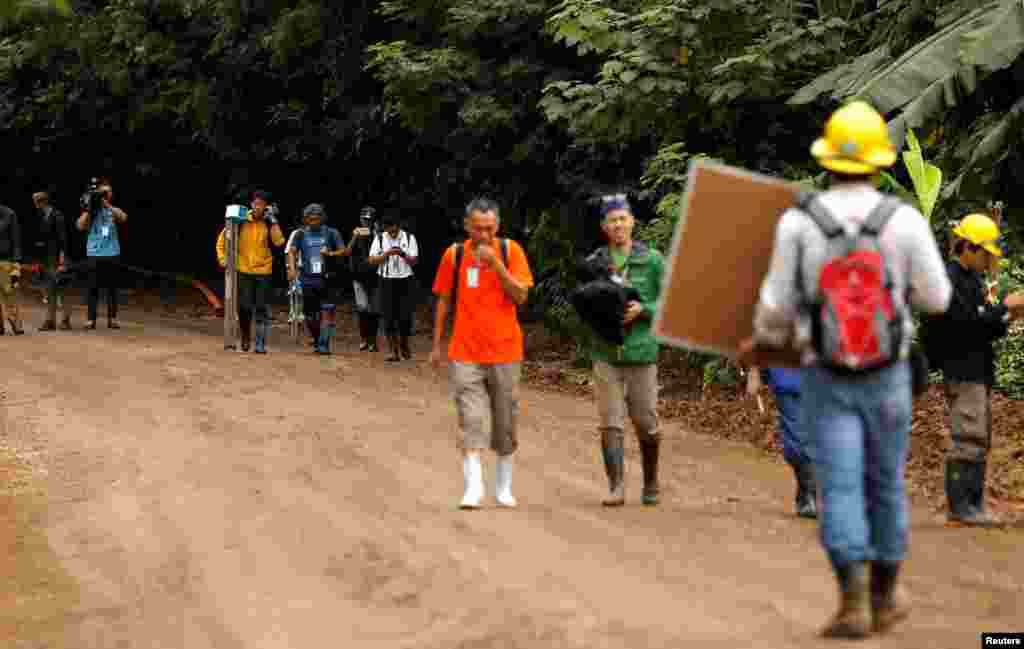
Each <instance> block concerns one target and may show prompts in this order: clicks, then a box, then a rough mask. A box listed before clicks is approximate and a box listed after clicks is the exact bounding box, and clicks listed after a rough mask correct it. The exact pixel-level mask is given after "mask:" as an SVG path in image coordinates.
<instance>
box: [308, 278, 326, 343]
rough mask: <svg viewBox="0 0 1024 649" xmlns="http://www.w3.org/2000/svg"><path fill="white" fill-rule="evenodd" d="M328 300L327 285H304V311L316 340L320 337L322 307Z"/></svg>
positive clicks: (310, 330)
mask: <svg viewBox="0 0 1024 649" xmlns="http://www.w3.org/2000/svg"><path fill="white" fill-rule="evenodd" d="M324 302H327V287H326V286H318V287H315V288H310V287H308V286H303V287H302V313H303V314H304V315H305V316H306V327H307V328H308V329H309V335H310V336H312V337H313V340H314V341H317V340H319V339H320V308H321V306H322V305H323V304H324Z"/></svg>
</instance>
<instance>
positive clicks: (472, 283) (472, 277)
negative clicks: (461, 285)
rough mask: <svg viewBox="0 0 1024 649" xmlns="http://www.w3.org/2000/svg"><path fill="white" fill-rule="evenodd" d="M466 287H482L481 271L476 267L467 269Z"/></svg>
mask: <svg viewBox="0 0 1024 649" xmlns="http://www.w3.org/2000/svg"><path fill="white" fill-rule="evenodd" d="M466 286H467V287H468V288H477V287H479V286H480V269H479V268H476V267H475V266H470V267H469V268H467V269H466Z"/></svg>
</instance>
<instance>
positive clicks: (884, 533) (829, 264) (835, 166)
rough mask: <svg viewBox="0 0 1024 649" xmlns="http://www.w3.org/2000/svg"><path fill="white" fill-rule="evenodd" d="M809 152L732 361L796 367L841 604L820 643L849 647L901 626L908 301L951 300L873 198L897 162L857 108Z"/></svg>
mask: <svg viewBox="0 0 1024 649" xmlns="http://www.w3.org/2000/svg"><path fill="white" fill-rule="evenodd" d="M811 153H812V155H813V156H814V157H815V158H816V159H817V161H818V162H819V164H820V165H821V166H822V167H824V168H825V169H827V170H828V171H829V173H830V180H831V183H830V188H829V189H828V191H825V192H821V193H818V194H810V195H807V196H804V197H802V198H801V200H800V201H798V204H797V206H795V207H794V208H791V209H789V210H787V211H786V212H785V213H784V214H783V215H782V218H781V219H780V221H779V224H778V227H777V231H776V239H775V241H776V243H775V249H774V251H773V253H772V259H771V263H770V266H769V270H768V274H767V276H766V277H765V280H764V282H763V284H762V286H761V292H760V299H759V302H758V305H757V308H756V312H755V319H754V337H753V340H752V341H750V342H748V343H747V344H746V345H745V348H746V350H747V353H745V354H744V355H743V356H744V358H750V359H751V360H752V361H755V362H752V363H751V364H757V363H756V359H757V358H758V355H759V354H760V353H762V352H764V355H763V357H768V353H769V352H773V351H778V350H785V349H795V350H797V351H798V352H799V353H800V355H801V358H802V365H803V369H802V377H801V378H802V381H801V388H802V391H803V394H802V404H801V405H802V408H801V410H802V412H801V428H802V430H803V431H804V434H805V435H806V436H807V442H808V451H809V455H810V456H811V460H812V462H813V463H814V470H815V477H816V481H817V484H818V489H819V497H820V499H821V500H820V502H821V505H822V506H821V510H820V512H819V521H820V530H821V541H822V545H823V546H824V548H825V551H826V554H827V555H828V558H829V560H830V563H831V564H832V568H833V570H834V572H835V574H836V577H837V581H838V583H839V589H840V600H841V605H840V608H839V611H838V613H837V614H836V615H835V617H834V618H833V619H832V620H831V622H830V623H829V624H828V626H827V627H826V628H825V630H824V635H825V636H826V637H836V638H853V639H856V638H863V637H865V636H867V635H868V634H869V633H871V632H872V631H875V632H884V631H887V630H888V629H890V628H891V627H892V626H893V625H895V624H896V623H897V622H899V621H901V620H902V619H904V618H905V617H906V616H907V615H908V613H909V610H908V608H907V606H906V605H905V604H904V603H903V602H902V601H901V599H902V598H899V597H897V596H896V595H895V593H896V580H897V576H898V574H899V570H900V566H901V564H902V561H903V559H904V557H905V555H906V548H907V529H908V526H909V520H908V511H907V503H906V495H905V486H904V468H905V464H906V457H907V450H908V447H909V437H910V425H911V405H912V403H911V401H912V394H911V369H910V363H909V361H908V359H909V355H910V342H911V338H912V336H913V331H914V321H913V318H912V316H911V312H910V306H911V305H910V304H907V296H910V297H911V298H912V300H913V302H914V305H915V306H917V307H919V308H921V309H923V310H925V311H928V312H932V313H942V312H944V311H945V310H946V307H947V306H948V304H949V300H950V294H951V292H952V290H951V287H950V283H949V278H948V277H947V276H946V273H945V269H944V268H943V261H942V255H941V253H940V252H939V248H938V245H937V244H936V242H935V238H934V236H933V235H932V232H931V229H930V227H929V225H928V221H927V220H925V218H924V217H923V216H922V215H921V214H920V212H918V211H917V210H916V209H914V208H913V207H911V206H909V205H906V204H904V203H902V202H900V201H899V200H897V199H895V198H894V197H891V196H885V195H883V194H882V193H880V192H879V191H878V190H877V189H876V188H875V184H876V181H877V178H878V173H879V170H881V169H883V168H885V167H889V166H891V165H892V164H893V163H894V162H895V161H896V150H895V148H894V147H893V145H892V143H891V142H890V140H889V134H888V129H887V127H886V124H885V120H884V119H882V116H881V115H879V114H878V113H877V112H876V111H875V110H874V109H873V108H872V107H871V106H869V105H868V104H866V103H863V102H854V103H851V104H847V105H846V106H843V107H842V108H840V109H839V110H837V111H836V112H835V113H834V114H833V115H832V116H831V117H830V118H829V120H828V123H827V124H826V125H825V133H824V135H823V136H822V137H821V138H820V139H818V140H817V141H816V142H815V143H814V145H813V147H812V149H811ZM908 269H913V270H912V272H909V273H908V272H907V271H908ZM741 360H742V359H741Z"/></svg>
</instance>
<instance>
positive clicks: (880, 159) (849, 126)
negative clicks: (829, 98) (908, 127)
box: [811, 101, 896, 175]
mask: <svg viewBox="0 0 1024 649" xmlns="http://www.w3.org/2000/svg"><path fill="white" fill-rule="evenodd" d="M811 155H812V156H814V157H815V159H817V161H818V163H819V164H820V165H821V166H822V167H825V168H826V169H828V170H829V171H835V172H837V173H842V174H851V175H870V174H873V173H875V172H876V171H878V170H879V169H883V168H885V167H891V166H892V165H893V164H894V163H895V162H896V147H894V146H893V145H892V142H891V141H890V140H889V129H888V128H887V127H886V125H885V120H884V119H883V118H882V116H881V115H879V114H878V111H876V110H875V109H874V108H872V107H871V106H870V105H868V104H867V103H865V102H863V101H854V102H851V103H849V104H846V105H845V106H843V107H842V108H840V109H839V110H837V111H836V112H834V113H832V116H831V117H829V118H828V122H826V123H825V134H824V135H823V136H822V137H820V138H818V140H816V141H815V142H814V145H813V146H812V147H811Z"/></svg>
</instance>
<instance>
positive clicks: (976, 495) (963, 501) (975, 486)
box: [946, 460, 999, 527]
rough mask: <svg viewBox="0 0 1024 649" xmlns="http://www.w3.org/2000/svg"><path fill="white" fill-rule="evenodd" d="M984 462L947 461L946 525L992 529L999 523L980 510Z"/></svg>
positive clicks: (983, 510) (981, 505) (982, 496)
mask: <svg viewBox="0 0 1024 649" xmlns="http://www.w3.org/2000/svg"><path fill="white" fill-rule="evenodd" d="M985 468H986V467H985V462H984V461H982V462H968V461H966V460H948V461H947V462H946V498H947V499H948V500H949V516H948V520H949V522H950V523H953V524H957V525H965V526H968V527H996V526H998V525H999V521H998V520H997V519H995V518H993V517H992V515H991V514H989V513H988V512H987V511H986V510H985V509H984V499H985Z"/></svg>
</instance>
